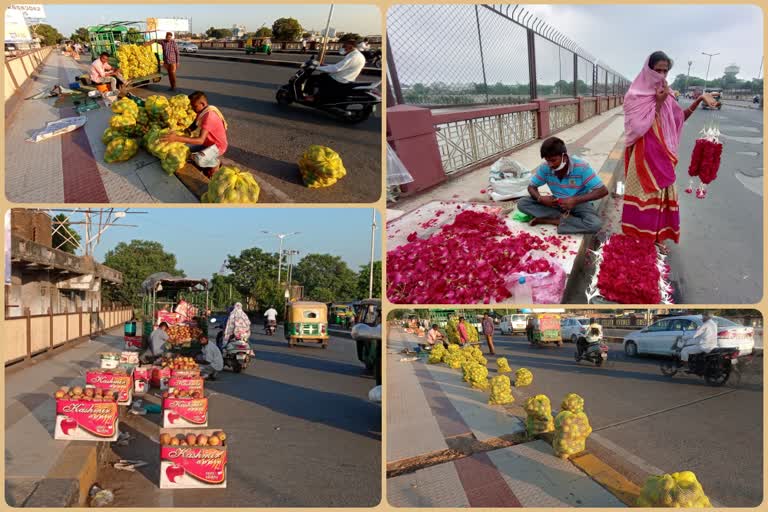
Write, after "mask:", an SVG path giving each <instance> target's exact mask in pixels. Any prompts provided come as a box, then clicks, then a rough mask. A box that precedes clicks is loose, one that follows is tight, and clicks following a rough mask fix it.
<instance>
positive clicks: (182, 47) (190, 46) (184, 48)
mask: <svg viewBox="0 0 768 512" xmlns="http://www.w3.org/2000/svg"><path fill="white" fill-rule="evenodd" d="M178 46H179V52H181V53H197V50H198V48H197V45H196V44H194V43H185V42H181V43H178Z"/></svg>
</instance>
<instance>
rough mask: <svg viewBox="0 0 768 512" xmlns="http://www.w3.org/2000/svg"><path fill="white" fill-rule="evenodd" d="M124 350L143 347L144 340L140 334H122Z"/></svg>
mask: <svg viewBox="0 0 768 512" xmlns="http://www.w3.org/2000/svg"><path fill="white" fill-rule="evenodd" d="M123 340H124V341H125V350H129V351H134V350H141V349H142V348H144V342H143V340H142V339H141V336H124V337H123Z"/></svg>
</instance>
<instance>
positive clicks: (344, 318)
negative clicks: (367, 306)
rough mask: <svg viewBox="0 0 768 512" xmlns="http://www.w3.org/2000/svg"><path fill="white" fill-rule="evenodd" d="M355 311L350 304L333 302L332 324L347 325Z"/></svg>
mask: <svg viewBox="0 0 768 512" xmlns="http://www.w3.org/2000/svg"><path fill="white" fill-rule="evenodd" d="M354 315H355V312H354V311H353V310H352V307H351V306H350V305H349V304H331V307H330V309H329V317H330V318H329V320H330V322H331V323H332V324H335V325H342V326H346V325H347V324H348V323H349V320H350V318H351V317H354Z"/></svg>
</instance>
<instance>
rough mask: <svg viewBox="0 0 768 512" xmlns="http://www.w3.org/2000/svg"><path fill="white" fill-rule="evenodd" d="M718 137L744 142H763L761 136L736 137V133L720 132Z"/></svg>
mask: <svg viewBox="0 0 768 512" xmlns="http://www.w3.org/2000/svg"><path fill="white" fill-rule="evenodd" d="M720 137H722V138H724V139H725V140H732V141H734V142H742V143H744V144H760V145H762V144H763V138H762V137H738V136H736V135H726V134H724V133H721V134H720Z"/></svg>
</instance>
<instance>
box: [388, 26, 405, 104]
mask: <svg viewBox="0 0 768 512" xmlns="http://www.w3.org/2000/svg"><path fill="white" fill-rule="evenodd" d="M386 46H387V74H388V75H389V78H390V80H392V88H393V89H394V90H395V99H397V103H399V104H401V105H402V104H403V103H405V100H403V89H402V87H401V86H400V78H399V77H398V76H397V66H395V59H394V57H392V45H390V44H389V33H387V44H386Z"/></svg>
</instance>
